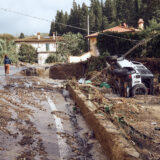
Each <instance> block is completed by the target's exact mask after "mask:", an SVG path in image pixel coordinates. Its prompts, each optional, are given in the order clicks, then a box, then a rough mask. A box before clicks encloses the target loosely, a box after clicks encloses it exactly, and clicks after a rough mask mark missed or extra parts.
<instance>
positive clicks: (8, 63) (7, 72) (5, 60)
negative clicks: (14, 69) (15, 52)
mask: <svg viewBox="0 0 160 160" xmlns="http://www.w3.org/2000/svg"><path fill="white" fill-rule="evenodd" d="M10 64H11V60H10V59H9V58H8V56H7V55H5V56H4V69H5V76H6V75H7V74H9V70H10Z"/></svg>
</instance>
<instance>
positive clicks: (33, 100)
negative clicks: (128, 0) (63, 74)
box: [0, 68, 107, 160]
mask: <svg viewBox="0 0 160 160" xmlns="http://www.w3.org/2000/svg"><path fill="white" fill-rule="evenodd" d="M17 71H19V69H17V70H16V72H17ZM13 73H15V71H13V70H12V69H11V74H10V75H9V76H6V77H5V76H4V73H3V68H1V71H0V74H1V75H0V76H1V79H0V160H61V159H64V160H106V159H107V158H106V156H105V155H104V153H103V151H102V148H101V146H100V144H99V143H98V141H97V140H95V136H94V132H93V131H92V130H91V129H90V128H89V127H88V126H87V124H86V122H85V121H84V119H83V117H82V116H81V112H80V110H79V109H78V107H77V106H76V104H75V103H74V102H73V101H72V100H71V99H70V97H69V95H68V92H67V91H66V90H65V88H64V87H65V84H66V81H63V80H51V79H47V78H45V79H43V78H39V77H32V76H30V77H26V76H20V75H19V76H18V75H12V74H13Z"/></svg>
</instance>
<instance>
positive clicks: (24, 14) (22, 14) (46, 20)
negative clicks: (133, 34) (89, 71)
mask: <svg viewBox="0 0 160 160" xmlns="http://www.w3.org/2000/svg"><path fill="white" fill-rule="evenodd" d="M0 10H3V11H5V12H9V13H14V14H18V15H21V16H25V17H29V18H33V19H37V20H40V21H45V22H49V23H52V22H53V20H50V19H47V18H41V17H36V16H31V15H29V14H26V13H22V12H17V11H13V10H10V9H6V8H0ZM54 23H55V24H59V25H62V26H66V27H70V28H74V29H78V30H83V31H86V32H87V29H84V28H81V27H76V26H73V25H68V24H64V23H60V22H54ZM90 32H91V33H95V32H97V31H90ZM99 34H104V33H100V32H99ZM106 36H109V37H114V38H119V39H124V40H128V41H133V42H138V41H139V40H132V39H127V38H122V37H118V36H115V35H106Z"/></svg>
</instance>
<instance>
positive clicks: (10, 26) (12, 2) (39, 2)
mask: <svg viewBox="0 0 160 160" xmlns="http://www.w3.org/2000/svg"><path fill="white" fill-rule="evenodd" d="M76 2H77V3H78V4H82V3H83V2H85V3H86V4H87V5H89V4H90V0H76ZM72 3H73V0H0V8H4V9H8V10H12V11H16V12H22V13H24V14H28V15H32V16H35V17H40V18H45V19H49V20H53V19H54V17H55V15H56V12H57V10H63V11H67V12H68V13H69V12H70V9H71V8H72ZM49 30H50V22H45V21H40V20H37V19H32V18H29V17H25V16H21V15H17V14H14V13H10V12H5V11H3V10H1V9H0V33H9V34H13V35H19V34H20V33H21V32H23V33H24V34H25V35H31V34H35V33H37V32H41V33H48V32H49Z"/></svg>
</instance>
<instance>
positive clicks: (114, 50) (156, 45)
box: [97, 31, 160, 57]
mask: <svg viewBox="0 0 160 160" xmlns="http://www.w3.org/2000/svg"><path fill="white" fill-rule="evenodd" d="M155 35H156V34H155V33H153V32H148V31H142V32H136V33H117V32H106V33H101V34H99V36H98V38H97V46H98V48H99V51H100V54H101V55H103V53H105V52H106V51H108V52H109V53H110V55H123V54H124V53H126V52H127V51H128V50H129V49H131V48H132V47H133V46H135V45H136V44H137V43H138V42H139V41H141V40H143V39H148V38H150V37H153V36H155ZM131 56H132V57H160V35H159V36H158V33H157V36H156V37H154V38H153V39H152V40H151V41H149V42H148V43H146V44H144V45H143V46H140V47H138V48H137V49H135V50H134V51H133V52H132V54H131Z"/></svg>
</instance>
